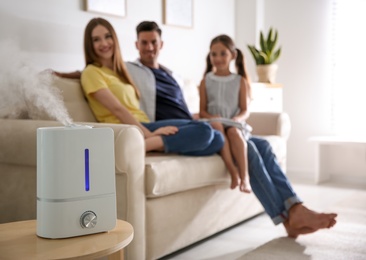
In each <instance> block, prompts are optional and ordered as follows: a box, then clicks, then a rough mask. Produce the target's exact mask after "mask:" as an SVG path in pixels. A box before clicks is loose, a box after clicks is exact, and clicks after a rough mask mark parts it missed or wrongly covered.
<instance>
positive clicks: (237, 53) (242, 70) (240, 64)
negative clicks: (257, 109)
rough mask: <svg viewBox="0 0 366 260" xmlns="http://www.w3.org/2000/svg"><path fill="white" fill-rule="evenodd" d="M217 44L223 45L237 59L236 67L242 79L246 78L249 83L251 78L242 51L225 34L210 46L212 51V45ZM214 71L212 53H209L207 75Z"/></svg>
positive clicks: (217, 37) (213, 40)
mask: <svg viewBox="0 0 366 260" xmlns="http://www.w3.org/2000/svg"><path fill="white" fill-rule="evenodd" d="M216 43H222V44H223V45H224V46H225V47H226V48H228V49H229V51H230V52H231V54H232V55H233V56H234V57H236V59H235V67H236V70H237V73H238V74H239V75H241V76H242V77H244V78H245V79H246V80H247V81H248V82H249V76H248V73H247V69H246V66H245V61H244V55H243V53H242V52H241V50H239V49H238V48H236V47H235V44H234V41H233V40H232V39H231V38H230V37H229V36H227V35H225V34H221V35H219V36H216V37H215V38H213V39H212V41H211V44H210V49H211V47H212V45H214V44H216ZM212 69H213V66H212V64H211V60H210V53H208V55H207V58H206V71H205V75H206V74H207V73H209V72H210V71H212Z"/></svg>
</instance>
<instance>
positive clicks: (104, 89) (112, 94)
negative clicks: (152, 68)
mask: <svg viewBox="0 0 366 260" xmlns="http://www.w3.org/2000/svg"><path fill="white" fill-rule="evenodd" d="M84 54H85V62H86V68H85V69H84V70H83V72H82V75H81V84H82V87H83V90H84V93H85V95H86V97H87V99H88V101H89V105H90V107H91V109H92V111H93V112H94V114H95V116H96V118H97V120H98V121H99V122H104V123H123V124H131V125H136V126H137V127H139V128H140V129H141V131H142V133H143V135H144V138H145V150H146V151H147V152H148V151H164V152H166V153H179V154H185V155H210V154H213V153H216V152H218V151H219V150H220V149H221V148H222V146H223V143H224V140H223V137H222V135H221V134H220V133H219V132H218V131H215V130H213V129H212V128H211V126H210V125H209V124H207V123H203V122H197V121H192V120H183V119H178V120H162V121H158V122H153V123H150V122H149V119H148V117H147V115H146V114H145V113H144V112H143V111H142V110H141V109H140V108H139V97H140V93H139V90H138V89H137V88H136V86H135V85H134V83H133V82H132V79H131V77H130V75H129V74H128V72H127V70H126V68H125V65H124V62H123V59H122V55H121V51H120V48H119V43H118V39H117V36H116V33H115V31H114V29H113V27H112V25H111V24H110V23H109V22H108V21H106V20H105V19H103V18H94V19H92V20H91V21H90V22H89V23H88V25H87V26H86V28H85V34H84ZM192 131H194V134H193V135H192Z"/></svg>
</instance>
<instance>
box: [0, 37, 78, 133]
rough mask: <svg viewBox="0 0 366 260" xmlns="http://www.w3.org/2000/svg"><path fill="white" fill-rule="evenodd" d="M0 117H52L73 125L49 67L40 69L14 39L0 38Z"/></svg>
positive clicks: (64, 123)
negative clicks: (0, 39)
mask: <svg viewBox="0 0 366 260" xmlns="http://www.w3.org/2000/svg"><path fill="white" fill-rule="evenodd" d="M0 59H1V61H3V62H0V118H32V119H54V120H57V121H59V122H60V123H62V124H63V125H65V126H67V125H70V124H72V119H71V118H70V116H69V114H68V112H67V109H66V107H65V105H64V102H63V98H62V93H61V91H60V90H59V89H58V88H57V87H55V86H54V84H53V82H54V76H53V75H52V72H51V71H50V70H44V71H42V72H39V70H38V69H36V68H35V66H33V65H32V63H31V62H30V60H29V59H28V57H27V56H26V55H25V54H24V53H22V51H21V49H20V48H19V46H18V44H17V43H16V42H14V41H13V40H4V41H0Z"/></svg>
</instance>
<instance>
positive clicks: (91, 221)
mask: <svg viewBox="0 0 366 260" xmlns="http://www.w3.org/2000/svg"><path fill="white" fill-rule="evenodd" d="M80 224H81V226H82V227H83V228H93V227H95V225H96V224H97V215H96V214H95V213H94V212H93V211H85V212H84V213H83V214H82V215H81V217H80Z"/></svg>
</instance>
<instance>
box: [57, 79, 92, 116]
mask: <svg viewBox="0 0 366 260" xmlns="http://www.w3.org/2000/svg"><path fill="white" fill-rule="evenodd" d="M54 84H55V86H56V87H58V88H59V89H60V90H61V92H62V95H63V98H64V103H65V106H66V109H67V111H68V112H69V115H70V117H71V118H72V120H73V121H76V122H96V119H95V117H94V114H93V112H92V111H91V109H90V107H89V104H88V102H87V101H86V99H85V97H84V93H83V91H82V89H81V85H80V80H77V79H66V78H60V77H55V78H54Z"/></svg>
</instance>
